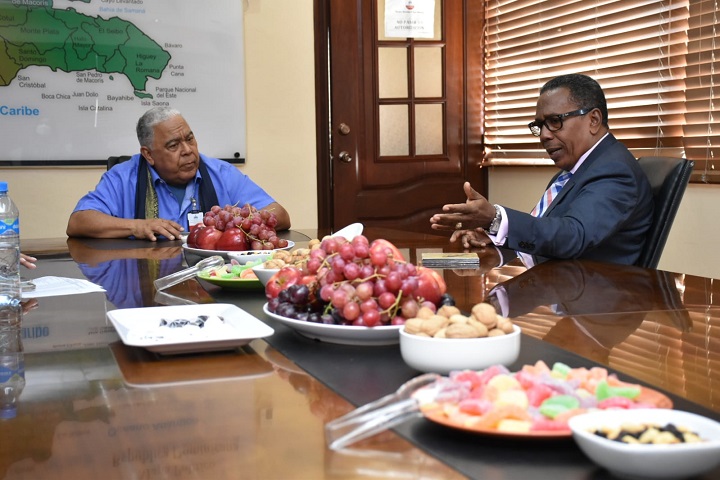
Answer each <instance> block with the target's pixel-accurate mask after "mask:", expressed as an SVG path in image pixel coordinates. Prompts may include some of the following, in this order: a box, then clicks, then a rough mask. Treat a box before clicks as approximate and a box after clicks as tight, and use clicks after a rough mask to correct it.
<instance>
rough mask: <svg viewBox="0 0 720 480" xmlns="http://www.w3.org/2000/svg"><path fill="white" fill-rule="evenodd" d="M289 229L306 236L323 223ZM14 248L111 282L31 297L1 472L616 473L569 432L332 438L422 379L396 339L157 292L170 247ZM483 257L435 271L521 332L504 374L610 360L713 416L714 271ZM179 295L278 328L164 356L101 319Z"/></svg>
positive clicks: (381, 234)
mask: <svg viewBox="0 0 720 480" xmlns="http://www.w3.org/2000/svg"><path fill="white" fill-rule="evenodd" d="M324 233H327V232H320V234H324ZM365 234H366V235H367V236H368V238H370V239H371V240H372V239H374V238H386V239H388V240H390V241H392V242H393V243H394V244H395V245H397V246H398V247H399V248H400V249H401V251H402V252H403V254H404V255H405V256H406V258H407V259H408V260H409V261H411V262H413V263H419V260H420V258H421V255H422V253H424V252H438V251H447V250H449V249H450V248H451V247H450V246H449V245H448V242H447V238H446V237H442V236H432V235H418V234H413V233H411V232H398V231H393V230H385V229H366V232H365ZM286 235H287V236H288V238H290V239H292V240H293V241H295V242H296V244H297V245H298V246H302V245H303V244H304V243H305V242H307V241H308V240H309V239H310V238H312V237H315V236H318V232H314V231H307V232H290V233H289V234H286ZM23 251H25V252H26V253H32V254H35V255H36V256H38V258H39V262H38V268H37V269H35V270H24V271H23V276H25V277H28V278H38V277H43V276H59V277H69V278H81V279H89V280H91V281H93V282H95V283H98V284H100V285H102V286H103V287H104V288H105V289H106V290H107V292H106V293H87V294H82V295H67V296H53V297H41V298H37V299H34V300H30V299H28V300H27V302H26V304H25V306H26V309H27V311H26V313H25V316H24V319H23V331H22V333H23V341H24V346H25V356H24V358H25V372H26V387H25V389H24V391H23V392H22V394H21V396H20V398H19V400H18V407H17V416H16V417H15V418H13V419H9V420H0V439H1V441H0V478H4V479H26V478H27V479H44V478H52V479H65V478H68V479H81V478H103V479H115V478H118V479H125V478H128V479H145V478H147V479H155V478H173V479H206V478H212V479H222V478H251V479H252V478H257V479H275V478H277V479H287V478H303V479H304V478H308V479H320V478H390V477H392V478H428V479H434V478H438V479H440V478H442V479H446V478H463V477H471V478H484V479H490V478H491V479H515V478H518V479H519V478H533V479H542V478H548V479H549V478H563V479H590V478H592V479H599V478H606V477H607V478H610V477H608V474H607V472H605V471H604V470H602V469H600V468H599V467H596V466H595V465H594V464H593V463H592V462H590V461H589V460H588V459H587V458H586V457H585V456H584V455H583V454H582V452H580V450H579V449H578V448H577V447H576V446H575V444H574V443H573V442H572V440H571V439H563V440H547V439H540V440H532V441H527V440H524V441H518V440H516V439H512V438H505V437H487V436H481V435H473V434H469V433H466V432H463V431H456V430H452V429H448V428H446V427H442V426H439V425H435V424H432V423H430V422H428V421H427V420H425V419H422V418H417V419H414V420H410V421H408V422H406V423H404V424H403V425H401V426H399V427H397V428H396V429H395V430H394V431H387V432H384V433H382V434H380V435H378V436H376V437H373V438H371V439H368V440H366V441H364V442H361V443H360V444H357V445H355V446H353V447H352V448H350V449H347V450H344V451H333V450H330V449H328V448H326V446H325V438H324V425H325V423H326V422H328V421H330V420H332V419H334V418H336V417H338V416H340V415H342V414H343V413H345V412H348V411H350V410H351V409H353V408H354V407H355V406H359V405H363V404H365V403H368V402H370V401H373V400H376V399H378V398H380V397H382V396H384V395H387V394H389V393H392V392H394V391H395V390H396V389H397V388H398V387H399V386H400V385H401V384H402V383H403V382H405V381H407V380H409V379H411V378H413V377H414V376H417V375H418V372H417V371H414V370H413V369H411V368H410V367H408V366H407V365H405V364H404V362H403V360H402V358H401V356H400V353H399V348H398V346H397V345H390V346H381V347H368V346H355V345H338V344H330V343H324V342H317V341H314V340H311V339H309V338H306V337H304V336H302V335H299V334H298V333H297V332H295V331H294V330H292V329H291V328H289V327H287V326H286V325H284V324H281V323H280V322H277V321H275V320H273V319H272V318H269V317H268V316H266V315H265V314H264V313H263V311H262V307H263V304H264V303H265V297H264V294H263V292H262V291H259V290H258V291H233V290H226V289H222V288H219V287H217V286H215V285H211V284H208V283H206V282H204V281H198V280H190V281H187V282H183V283H182V284H179V285H177V286H175V287H172V288H171V289H169V290H168V291H167V292H166V294H167V295H169V296H167V295H166V296H165V297H163V296H160V297H158V296H157V292H155V290H154V288H153V286H152V281H151V280H152V278H153V275H155V276H157V275H160V276H162V275H166V274H168V273H172V272H173V271H177V270H179V269H181V268H184V266H185V265H186V258H185V257H184V256H183V248H182V246H181V244H180V242H159V243H151V242H145V241H132V240H89V239H70V240H68V239H64V238H63V239H48V240H42V241H28V242H24V243H23ZM481 253H482V257H483V263H482V265H483V266H482V267H481V268H480V269H475V270H462V271H460V270H441V273H442V274H443V275H444V278H445V280H446V282H447V284H448V290H449V292H450V293H451V294H452V295H453V297H454V298H455V299H456V301H457V304H458V306H459V307H460V308H461V309H464V310H468V309H469V308H470V307H471V306H472V305H474V304H475V303H478V302H480V301H488V302H490V303H493V304H494V305H496V307H497V308H504V309H505V313H506V314H507V315H508V316H510V317H511V318H512V319H513V321H514V322H515V323H516V324H518V325H520V326H521V327H522V329H523V339H522V350H521V355H520V358H519V359H518V361H517V362H516V364H515V365H513V366H511V368H513V367H515V368H519V367H520V366H521V365H523V364H526V363H534V362H535V361H537V360H544V361H545V362H546V363H548V364H551V363H553V362H555V361H562V362H564V363H567V364H568V365H571V366H588V367H589V366H595V365H599V366H604V367H607V368H608V369H610V370H611V371H613V372H615V373H617V374H618V375H619V376H620V377H621V378H622V379H626V380H629V381H634V382H637V383H640V384H643V385H645V386H647V387H651V388H654V389H657V390H659V391H661V392H663V393H665V394H667V395H668V396H669V397H670V398H671V399H672V400H673V402H674V405H675V407H676V408H679V409H683V410H689V411H694V412H697V413H700V414H703V415H706V416H709V417H712V418H715V419H718V420H720V394H719V393H718V392H720V382H719V381H718V373H717V368H718V366H720V363H719V362H720V348H719V344H718V342H719V341H720V334H719V333H718V322H719V321H720V315H719V314H718V312H719V310H718V306H717V302H718V300H717V299H718V298H720V297H718V295H717V293H718V292H716V290H717V289H718V287H717V285H716V282H715V280H713V279H708V278H701V277H694V276H689V275H681V274H674V273H669V272H661V271H655V270H645V269H639V268H634V267H620V266H615V265H608V264H601V263H592V262H580V261H565V262H548V263H545V264H541V265H538V266H536V267H534V268H532V269H526V268H525V267H524V266H522V264H520V263H519V262H517V260H514V261H512V262H510V263H508V264H506V265H504V266H502V267H497V268H493V267H494V266H495V265H494V264H493V261H495V259H496V257H495V255H494V252H490V251H486V252H481ZM188 260H189V258H188ZM173 299H175V300H177V301H178V302H180V303H183V302H184V303H200V304H202V303H230V304H234V305H237V306H239V307H241V308H242V309H244V310H246V311H247V312H249V313H250V314H252V315H254V316H255V317H257V318H258V319H260V320H262V321H264V322H266V323H267V324H268V325H270V326H271V327H272V328H273V329H274V330H275V333H274V334H273V335H272V336H270V337H267V338H266V339H263V340H254V341H252V342H251V343H250V344H249V345H247V346H245V347H242V348H240V349H237V350H234V351H227V352H217V353H202V354H188V355H170V356H163V355H158V354H155V353H152V352H148V351H147V350H145V349H142V348H137V347H129V346H126V345H125V344H123V343H122V341H120V339H119V337H118V335H117V333H116V332H115V329H114V328H113V326H112V324H111V323H109V322H108V320H107V318H106V313H107V312H108V311H111V310H114V309H116V308H134V307H145V306H154V305H159V304H163V303H158V302H157V300H161V301H162V302H165V303H167V302H168V301H172V300H173ZM719 475H720V470H716V471H714V472H711V473H709V474H707V475H706V476H704V477H701V478H718V476H719Z"/></svg>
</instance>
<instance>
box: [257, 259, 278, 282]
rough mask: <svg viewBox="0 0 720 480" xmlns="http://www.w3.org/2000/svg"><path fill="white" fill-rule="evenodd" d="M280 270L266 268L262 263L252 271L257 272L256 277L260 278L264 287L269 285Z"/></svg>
mask: <svg viewBox="0 0 720 480" xmlns="http://www.w3.org/2000/svg"><path fill="white" fill-rule="evenodd" d="M279 270H280V269H279V268H264V267H263V264H262V263H261V264H260V265H258V266H255V267H252V271H253V272H255V276H256V277H258V279H259V280H260V283H262V284H263V285H267V283H268V281H269V280H270V278H271V277H272V276H273V275H275V274H276V273H277V272H278V271H279Z"/></svg>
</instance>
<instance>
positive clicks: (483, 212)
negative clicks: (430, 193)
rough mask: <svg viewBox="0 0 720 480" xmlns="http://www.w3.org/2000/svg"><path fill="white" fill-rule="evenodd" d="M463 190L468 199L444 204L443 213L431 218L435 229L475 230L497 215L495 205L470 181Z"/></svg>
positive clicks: (431, 223) (486, 224)
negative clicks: (473, 186) (462, 201)
mask: <svg viewBox="0 0 720 480" xmlns="http://www.w3.org/2000/svg"><path fill="white" fill-rule="evenodd" d="M463 190H464V192H465V196H466V197H467V200H466V201H465V203H453V204H447V205H444V206H443V208H442V211H443V213H436V214H435V215H433V216H432V217H431V218H430V226H431V227H432V228H433V229H435V230H444V231H450V230H474V229H477V228H483V227H487V226H488V225H489V224H490V222H491V221H492V219H493V218H494V217H495V207H493V205H492V204H491V203H490V202H488V201H487V199H486V198H485V197H483V196H482V195H480V193H479V192H477V191H476V190H475V189H474V188H472V186H471V185H470V182H465V184H464V185H463Z"/></svg>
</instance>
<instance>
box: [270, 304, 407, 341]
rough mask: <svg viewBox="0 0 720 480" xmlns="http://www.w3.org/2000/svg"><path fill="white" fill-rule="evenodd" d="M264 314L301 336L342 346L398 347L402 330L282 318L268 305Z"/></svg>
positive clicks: (389, 327) (396, 327) (394, 327)
mask: <svg viewBox="0 0 720 480" xmlns="http://www.w3.org/2000/svg"><path fill="white" fill-rule="evenodd" d="M263 312H265V313H266V314H267V315H268V316H270V317H271V318H274V319H275V320H277V321H279V322H280V323H283V324H285V325H287V326H288V327H290V328H292V329H294V330H295V331H297V332H298V333H299V334H300V335H303V336H305V337H308V338H311V339H313V340H320V341H322V342H327V343H338V344H342V345H364V346H380V345H396V344H397V343H398V341H399V335H398V331H399V330H400V328H401V327H400V326H391V325H387V326H379V327H353V326H351V325H325V324H323V323H311V322H306V321H303V320H294V319H292V318H287V317H281V316H280V315H277V314H276V313H273V312H271V311H270V310H268V305H267V303H266V304H265V305H263Z"/></svg>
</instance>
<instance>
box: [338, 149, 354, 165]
mask: <svg viewBox="0 0 720 480" xmlns="http://www.w3.org/2000/svg"><path fill="white" fill-rule="evenodd" d="M338 158H339V159H340V161H341V162H345V163H350V162H352V161H353V158H352V155H350V154H349V153H348V152H346V151H344V150H343V151H342V152H340V154H339V155H338Z"/></svg>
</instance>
